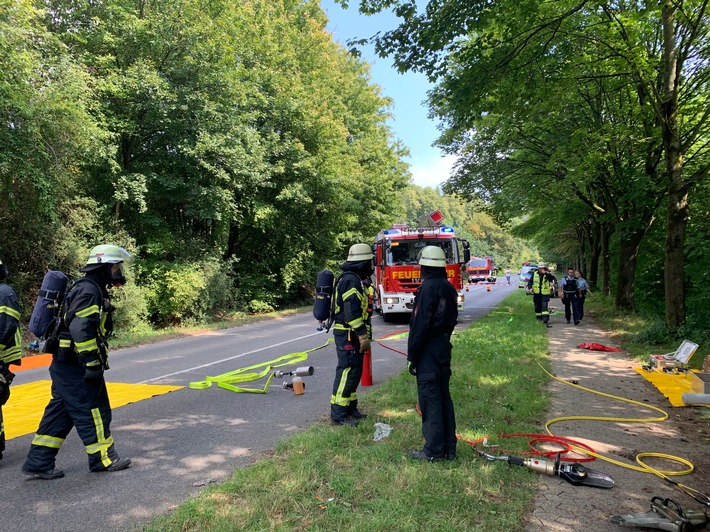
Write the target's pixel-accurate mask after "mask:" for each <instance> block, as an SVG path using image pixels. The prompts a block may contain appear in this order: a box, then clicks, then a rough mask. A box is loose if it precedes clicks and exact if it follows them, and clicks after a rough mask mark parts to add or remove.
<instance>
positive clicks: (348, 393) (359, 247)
mask: <svg viewBox="0 0 710 532" xmlns="http://www.w3.org/2000/svg"><path fill="white" fill-rule="evenodd" d="M373 258H374V256H373V254H372V249H371V248H370V246H368V245H367V244H354V245H353V246H351V247H350V250H349V252H348V258H347V260H346V261H345V262H344V263H343V264H342V265H341V266H340V269H341V270H343V274H342V275H341V276H340V277H339V278H338V279H339V281H338V282H337V283H336V286H335V294H334V296H333V297H334V302H335V313H334V325H333V336H334V339H335V348H336V351H337V353H338V365H337V367H336V369H335V382H334V383H333V394H332V395H331V397H330V419H331V421H332V422H333V423H334V424H335V425H350V426H353V427H354V426H356V425H357V424H358V420H360V419H362V418H364V417H366V416H367V415H366V414H363V413H362V412H360V411H359V410H358V408H357V386H358V384H359V383H360V377H361V376H362V363H363V357H364V354H365V351H367V350H369V349H370V334H371V332H370V331H368V327H367V323H368V317H369V316H368V295H367V282H366V280H367V279H369V278H370V276H371V275H372V273H373V272H374V265H373Z"/></svg>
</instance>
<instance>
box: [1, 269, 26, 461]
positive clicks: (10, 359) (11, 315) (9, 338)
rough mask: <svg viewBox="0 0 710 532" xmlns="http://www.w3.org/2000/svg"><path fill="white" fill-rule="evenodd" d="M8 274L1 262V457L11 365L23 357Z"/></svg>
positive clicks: (14, 302)
mask: <svg viewBox="0 0 710 532" xmlns="http://www.w3.org/2000/svg"><path fill="white" fill-rule="evenodd" d="M7 276H8V271H7V266H5V265H4V264H3V263H2V262H0V459H2V453H3V451H4V450H5V424H4V423H3V417H2V405H4V404H5V403H7V401H8V399H10V384H11V383H12V379H14V378H15V374H14V373H12V372H11V371H10V365H11V364H17V365H18V366H19V365H20V363H21V360H20V359H21V357H22V348H21V345H22V343H21V336H20V305H19V303H18V302H17V294H16V293H15V291H14V290H13V289H12V287H11V286H10V285H9V284H6V283H5V279H6V278H7Z"/></svg>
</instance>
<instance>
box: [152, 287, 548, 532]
mask: <svg viewBox="0 0 710 532" xmlns="http://www.w3.org/2000/svg"><path fill="white" fill-rule="evenodd" d="M530 318H531V311H530V299H529V298H528V297H526V296H525V295H524V294H522V293H521V292H516V293H515V294H512V295H511V296H509V297H508V298H507V299H506V300H505V301H504V302H503V303H502V304H501V305H500V306H499V307H498V308H496V309H495V310H493V311H492V312H491V313H489V314H488V315H487V316H485V317H483V318H481V319H480V320H478V321H477V322H475V323H474V324H473V325H472V326H471V327H470V328H469V329H467V330H466V331H463V332H461V333H459V334H457V335H456V336H455V337H454V340H453V344H454V352H453V361H452V369H453V377H452V380H451V393H452V396H453V399H454V407H455V409H456V419H457V423H458V430H457V432H458V433H459V434H460V435H461V437H462V439H464V440H472V439H475V438H479V437H481V436H485V435H492V436H494V435H496V434H500V433H515V432H539V430H540V429H539V427H540V426H541V425H542V424H543V414H544V412H545V409H546V407H547V405H548V403H549V398H548V396H547V394H546V393H545V392H544V391H543V389H544V385H545V384H546V382H547V377H546V375H545V374H544V373H543V371H542V370H541V369H540V367H539V366H538V363H539V364H542V365H543V366H544V367H545V368H546V369H549V368H548V363H547V333H546V330H545V329H544V328H541V327H540V324H539V323H537V322H536V321H535V320H533V319H530ZM397 342H402V343H399V344H397ZM404 342H406V340H399V341H393V342H392V346H393V347H396V348H399V349H402V347H403V345H404ZM402 366H403V367H404V361H402ZM416 400H417V392H416V383H415V380H414V378H413V377H411V376H410V375H409V374H408V373H407V372H406V371H405V372H403V373H402V374H400V375H399V376H397V377H395V378H393V379H390V380H389V381H388V382H386V383H384V384H382V385H381V386H379V387H378V388H376V389H373V390H372V391H369V392H368V394H367V396H366V398H365V399H364V400H363V401H361V405H360V406H361V408H362V409H363V410H365V411H367V412H369V414H370V416H369V418H368V419H367V420H365V422H363V423H361V424H360V426H359V427H357V428H351V427H332V426H330V425H326V424H318V425H315V426H313V427H312V428H310V429H308V430H306V431H304V432H302V433H300V434H297V435H295V436H292V437H289V438H288V439H285V440H283V441H282V442H281V443H280V444H279V446H278V447H277V449H276V450H275V452H274V454H273V455H272V456H269V457H267V458H264V459H262V460H260V461H258V462H257V463H256V464H255V465H253V466H251V467H248V468H244V469H239V470H237V471H236V472H235V474H234V476H233V477H232V478H231V479H230V480H229V481H227V482H225V483H223V484H220V485H217V486H213V487H210V488H207V489H206V490H204V491H203V492H202V493H201V494H200V495H199V496H198V497H195V498H194V499H191V500H189V501H187V502H186V503H184V504H182V505H181V506H180V507H179V508H178V509H177V510H176V511H175V512H173V513H172V514H170V515H167V516H162V517H159V518H157V519H155V520H154V521H153V522H151V523H150V524H149V525H148V526H147V527H146V528H145V530H147V531H161V532H163V531H168V530H181V531H184V530H200V531H202V530H214V531H221V530H224V531H228V530H229V531H232V530H297V529H303V530H305V529H307V530H328V531H332V530H358V531H362V530H392V529H396V530H424V529H426V530H472V529H473V530H521V529H522V528H523V520H524V516H525V515H526V512H527V511H528V508H529V506H530V502H531V500H532V497H533V496H534V494H535V486H536V484H537V481H538V477H537V476H536V475H535V474H534V473H531V472H530V471H528V470H527V469H525V468H522V467H509V466H507V465H506V464H504V463H502V462H493V463H491V462H486V461H484V460H482V459H480V458H478V457H476V456H475V455H474V453H473V451H472V450H471V448H470V446H469V445H468V444H467V443H465V441H460V442H459V448H458V455H459V458H458V459H457V460H456V461H453V462H438V463H433V464H432V463H420V462H415V461H413V460H411V459H410V458H408V457H407V456H406V451H407V450H409V449H419V448H421V446H422V444H423V440H422V436H421V419H420V417H419V415H418V414H417V412H416V411H415V408H414V406H415V403H416ZM375 422H383V423H387V424H389V425H390V426H391V427H392V433H391V434H390V436H389V437H388V438H386V439H384V440H383V441H380V442H377V443H375V442H373V433H374V423H375ZM507 443H508V441H506V444H507ZM516 444H519V445H520V446H521V447H520V448H521V449H523V448H524V446H525V445H526V444H527V441H521V442H514V441H513V442H511V444H510V445H506V446H508V447H514V446H515V445H516Z"/></svg>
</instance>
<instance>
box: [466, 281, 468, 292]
mask: <svg viewBox="0 0 710 532" xmlns="http://www.w3.org/2000/svg"><path fill="white" fill-rule="evenodd" d="M466 292H468V283H466Z"/></svg>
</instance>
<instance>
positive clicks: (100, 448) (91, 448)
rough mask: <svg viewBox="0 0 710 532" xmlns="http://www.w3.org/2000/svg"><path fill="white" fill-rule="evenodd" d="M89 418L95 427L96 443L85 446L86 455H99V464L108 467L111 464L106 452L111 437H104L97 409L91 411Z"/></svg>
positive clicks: (110, 443) (109, 445)
mask: <svg viewBox="0 0 710 532" xmlns="http://www.w3.org/2000/svg"><path fill="white" fill-rule="evenodd" d="M91 417H92V418H94V427H96V443H93V444H91V445H87V446H86V452H87V453H88V454H94V453H100V454H99V456H100V457H101V463H102V464H103V465H104V466H106V467H108V466H110V465H111V464H112V463H113V461H112V460H111V459H110V458H109V457H108V450H109V448H110V447H111V446H112V445H113V436H109V437H108V438H106V436H105V435H104V421H103V419H102V418H101V412H100V411H99V409H98V408H92V409H91Z"/></svg>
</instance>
